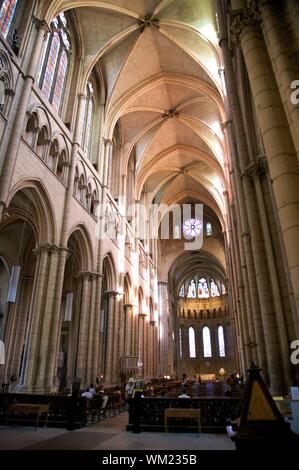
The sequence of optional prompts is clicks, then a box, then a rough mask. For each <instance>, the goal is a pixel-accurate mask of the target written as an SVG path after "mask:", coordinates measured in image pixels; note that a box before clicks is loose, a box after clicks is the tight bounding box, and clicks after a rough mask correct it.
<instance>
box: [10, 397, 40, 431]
mask: <svg viewBox="0 0 299 470" xmlns="http://www.w3.org/2000/svg"><path fill="white" fill-rule="evenodd" d="M8 412H9V413H17V414H30V413H31V414H36V421H35V430H36V431H37V428H38V423H39V418H40V416H41V415H42V414H46V420H45V426H47V424H48V417H49V405H40V404H34V403H14V404H13V405H10V406H9V408H8Z"/></svg>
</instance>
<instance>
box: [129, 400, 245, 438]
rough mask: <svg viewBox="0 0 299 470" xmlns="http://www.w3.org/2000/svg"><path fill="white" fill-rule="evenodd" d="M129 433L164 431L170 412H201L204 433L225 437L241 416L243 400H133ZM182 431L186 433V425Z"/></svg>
mask: <svg viewBox="0 0 299 470" xmlns="http://www.w3.org/2000/svg"><path fill="white" fill-rule="evenodd" d="M128 402H129V424H128V425H127V431H133V432H134V431H135V432H140V431H163V430H164V410H165V409H166V408H193V409H200V410H201V428H202V432H212V433H225V432H226V426H227V425H228V424H230V423H231V421H234V420H235V419H236V418H237V417H238V416H239V410H240V404H241V399H240V397H238V398H234V397H220V398H216V397H213V398H210V397H202V398H164V397H163V398H130V399H129V400H128ZM180 431H184V427H183V425H182V426H181V428H180Z"/></svg>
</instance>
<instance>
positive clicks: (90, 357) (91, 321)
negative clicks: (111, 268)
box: [86, 273, 98, 383]
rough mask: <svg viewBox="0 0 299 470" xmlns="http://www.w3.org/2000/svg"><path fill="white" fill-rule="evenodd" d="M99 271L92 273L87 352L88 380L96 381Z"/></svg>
mask: <svg viewBox="0 0 299 470" xmlns="http://www.w3.org/2000/svg"><path fill="white" fill-rule="evenodd" d="M97 279H98V274H97V273H91V299H90V315H89V325H88V353H87V368H86V376H87V382H90V383H95V380H96V377H97V374H96V373H95V372H94V370H93V356H94V354H95V350H94V346H95V344H94V335H95V328H96V321H97V320H96V316H97V315H98V312H97V311H96V308H95V298H96V289H97Z"/></svg>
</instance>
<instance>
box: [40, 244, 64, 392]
mask: <svg viewBox="0 0 299 470" xmlns="http://www.w3.org/2000/svg"><path fill="white" fill-rule="evenodd" d="M59 251H60V250H59V248H58V247H57V246H55V245H52V246H50V247H49V271H48V279H47V285H46V288H45V292H44V294H45V301H44V308H43V312H42V316H43V318H42V319H41V322H42V326H41V335H40V345H39V355H38V358H39V359H38V364H37V371H36V385H37V386H38V387H40V392H41V393H44V392H45V391H48V392H50V391H51V390H50V389H48V390H46V389H45V388H44V387H45V385H46V384H45V379H46V373H47V359H48V354H49V343H50V335H51V322H52V309H53V302H54V292H55V287H56V276H57V265H58V258H59ZM50 385H52V384H50Z"/></svg>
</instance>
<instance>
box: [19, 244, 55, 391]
mask: <svg viewBox="0 0 299 470" xmlns="http://www.w3.org/2000/svg"><path fill="white" fill-rule="evenodd" d="M48 253H49V251H48V247H47V246H46V247H45V246H40V247H38V248H37V250H36V252H35V254H36V256H37V264H36V271H35V281H34V288H33V293H32V301H31V307H30V313H29V324H28V334H27V339H26V342H27V348H26V351H25V374H24V387H23V389H24V391H28V392H29V393H31V392H32V391H33V386H34V385H35V383H34V379H35V370H36V367H37V364H38V357H37V353H38V344H39V338H40V332H41V331H40V326H41V323H40V321H41V311H42V302H43V296H44V291H45V283H46V275H47V263H48Z"/></svg>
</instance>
